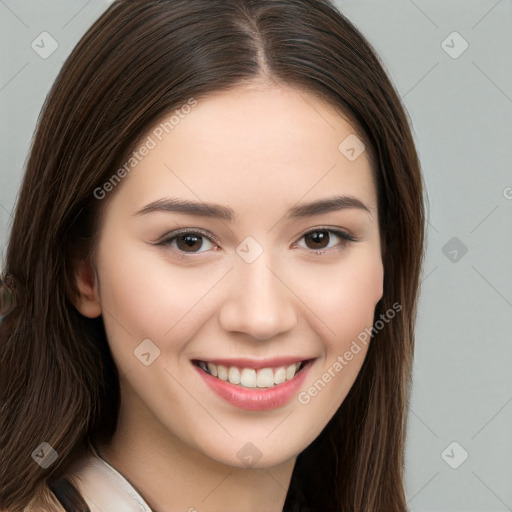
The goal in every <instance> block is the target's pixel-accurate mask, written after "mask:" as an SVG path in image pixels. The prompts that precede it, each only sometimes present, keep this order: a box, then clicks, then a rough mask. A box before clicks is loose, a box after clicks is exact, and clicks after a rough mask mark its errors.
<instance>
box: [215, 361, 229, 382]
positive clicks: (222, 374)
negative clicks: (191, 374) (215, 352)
mask: <svg viewBox="0 0 512 512" xmlns="http://www.w3.org/2000/svg"><path fill="white" fill-rule="evenodd" d="M217 377H218V378H219V379H220V380H228V371H227V370H226V367H225V366H222V365H221V364H219V365H218V366H217Z"/></svg>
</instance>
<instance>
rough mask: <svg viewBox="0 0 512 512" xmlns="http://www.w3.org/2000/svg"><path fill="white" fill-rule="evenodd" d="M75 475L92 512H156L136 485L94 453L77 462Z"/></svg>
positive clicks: (76, 482) (79, 489) (79, 488)
mask: <svg viewBox="0 0 512 512" xmlns="http://www.w3.org/2000/svg"><path fill="white" fill-rule="evenodd" d="M72 473H73V482H75V486H76V487H77V490H78V491H79V492H80V494H81V495H82V498H83V499H84V500H85V502H86V503H87V505H88V506H89V508H90V509H91V512H105V511H106V510H108V511H109V512H117V511H119V512H121V511H122V512H152V510H151V509H150V508H149V505H148V504H147V503H146V502H145V501H144V499H143V498H142V496H141V495H140V494H139V493H138V492H137V491H136V490H135V488H134V487H133V485H132V484H130V482H129V481H128V480H127V479H126V478H125V477H124V476H123V475H122V474H121V473H119V471H117V470H116V469H115V468H114V467H113V466H111V465H110V464H109V463H108V462H107V461H106V460H105V459H103V458H102V457H101V455H100V454H99V453H98V452H97V451H96V450H94V449H93V453H92V454H91V455H89V456H87V457H85V458H83V459H81V460H80V461H78V462H77V464H76V465H75V466H74V467H73V472H72Z"/></svg>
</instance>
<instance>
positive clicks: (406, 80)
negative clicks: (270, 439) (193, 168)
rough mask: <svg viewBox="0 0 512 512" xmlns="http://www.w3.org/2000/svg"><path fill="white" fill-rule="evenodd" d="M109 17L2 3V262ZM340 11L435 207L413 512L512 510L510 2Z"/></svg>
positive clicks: (71, 5)
mask: <svg viewBox="0 0 512 512" xmlns="http://www.w3.org/2000/svg"><path fill="white" fill-rule="evenodd" d="M108 4H109V2H108V1H106V0H89V1H87V0H67V1H65V2H64V1H62V2H56V1H50V0H31V1H28V0H22V1H16V0H0V40H1V47H0V48H1V57H0V73H1V75H0V109H1V110H0V112H1V117H0V119H1V122H0V147H1V155H2V164H1V174H0V244H1V247H2V252H4V248H5V244H6V241H7V236H8V230H9V226H10V222H11V214H10V212H11V211H12V209H13V206H14V203H15V200H16V195H17V192H18V188H19V185H20V182H21V177H22V173H23V168H24V163H25V159H26V157H27V153H28V149H29V144H30V140H31V137H32V134H33V130H34V127H35V124H36V120H37V116H38V114H39V111H40V109H41V106H42V104H43V101H44V98H45V96H46V94H47V92H48V90H49V88H50V85H51V84H52V82H53V80H54V79H55V77H56V75H57V72H58V71H59V68H60V67H61V65H62V62H63V61H64V59H65V58H66V57H67V55H68V54H69V52H70V51H71V49H72V47H73V46H74V45H75V44H76V42H77V41H78V40H79V38H80V37H81V36H82V35H83V33H84V32H85V31H86V30H87V29H88V28H89V26H90V25H91V24H92V22H93V21H94V20H95V19H96V18H97V17H98V16H99V15H100V14H101V13H102V11H103V10H104V9H106V7H107V6H108ZM337 4H338V6H339V7H340V9H341V10H342V12H344V13H345V14H346V15H347V17H348V18H349V19H350V20H352V21H353V22H354V23H355V25H356V26H357V27H358V28H359V29H360V30H361V31H362V32H363V34H364V35H365V36H366V37H367V38H368V39H369V41H370V42H371V43H372V44H373V45H374V47H375V48H376V50H377V52H378V53H379V55H380V56H381V59H382V61H383V63H384V65H385V67H386V69H387V70H388V72H389V74H390V77H391V79H392V81H393V82H394V84H395V86H396V88H397V90H398V92H399V94H400V96H401V97H402V99H403V102H404V104H405V106H406V108H407V110H408V112H409V115H410V118H411V121H412V124H413V130H414V137H415V140H416V143H417V147H418V150H419V154H420V158H421V162H422V167H423V172H424V179H425V184H426V187H427V193H428V201H429V204H430V207H429V227H428V246H427V257H426V262H425V267H424V272H423V278H422V279H423V281H422V289H421V295H420V307H419V317H418V328H417V348H416V356H415V366H414V386H413V396H412V404H411V413H410V417H409V429H408V438H407V452H406V489H407V497H408V500H409V501H408V506H409V508H410V510H411V511H415V512H416V511H417V512H420V511H446V512H448V511H450V512H455V511H482V512H484V511H485V512H491V511H496V512H498V511H505V510H512V490H511V482H512V469H511V462H510V461H512V437H511V435H510V433H511V430H512V429H511V427H512V403H511V402H512V385H511V384H512V376H511V375H512V372H511V371H510V362H511V354H512V348H511V343H510V338H511V335H510V333H511V332H512V314H511V313H512V275H511V274H512V273H511V272H510V267H511V265H510V262H511V255H512V239H511V233H512V215H511V210H512V172H511V170H512V148H511V146H512V58H511V57H512V1H511V0H498V1H496V0H489V1H485V0H459V1H456V0H445V1H440V0H415V1H412V0H394V1H386V2H384V1H378V0H373V1H368V0H351V1H338V2H337ZM44 31H46V32H48V33H49V34H50V35H51V37H52V38H54V39H55V40H56V41H57V44H58V48H57V49H56V50H55V52H54V53H52V54H51V55H50V56H47V58H42V57H41V56H40V55H39V54H38V53H36V51H35V50H34V49H33V48H32V47H31V44H32V42H33V41H35V43H34V44H39V48H38V51H39V52H43V51H49V49H51V41H50V39H45V42H44V48H42V47H43V43H41V37H45V38H47V36H41V37H40V36H39V35H40V34H41V33H42V32H44ZM453 32H457V33H458V34H460V35H457V34H455V35H453ZM464 41H466V42H467V44H468V48H467V49H466V50H465V51H464V52H463V53H460V52H461V50H463V49H464V47H465V42H464ZM36 48H37V47H36ZM459 53H460V55H459ZM44 56H46V55H44ZM465 251H467V252H465ZM454 442H455V443H456V444H452V443H454ZM466 454H467V459H466V460H464V457H465V456H466ZM378 512H391V511H378Z"/></svg>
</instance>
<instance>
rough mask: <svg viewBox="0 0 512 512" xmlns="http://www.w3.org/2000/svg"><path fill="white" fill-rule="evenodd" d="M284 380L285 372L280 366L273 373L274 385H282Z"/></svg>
mask: <svg viewBox="0 0 512 512" xmlns="http://www.w3.org/2000/svg"><path fill="white" fill-rule="evenodd" d="M285 380H286V370H285V369H284V368H283V367H282V366H281V368H278V369H277V370H276V371H275V373H274V384H282V383H283V382H284V381H285Z"/></svg>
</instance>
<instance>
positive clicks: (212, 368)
mask: <svg viewBox="0 0 512 512" xmlns="http://www.w3.org/2000/svg"><path fill="white" fill-rule="evenodd" d="M309 361H310V360H306V361H297V362H296V363H292V364H290V365H286V366H276V367H275V368H270V367H269V368H259V369H257V370H256V369H254V368H239V367H237V366H229V367H228V366H224V365H221V364H215V363H211V362H206V361H199V360H194V361H192V363H193V364H194V365H195V366H197V367H199V368H201V370H203V371H204V372H205V373H207V374H208V375H211V376H212V377H216V378H217V379H219V380H222V381H225V382H229V383H230V384H234V385H238V386H240V387H244V388H249V389H254V388H273V387H275V386H278V385H279V384H283V383H285V382H287V381H289V380H292V379H293V378H294V377H295V376H296V375H297V374H298V373H299V372H300V371H301V370H302V369H303V368H304V366H305V365H306V364H307V363H308V362H309Z"/></svg>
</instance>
